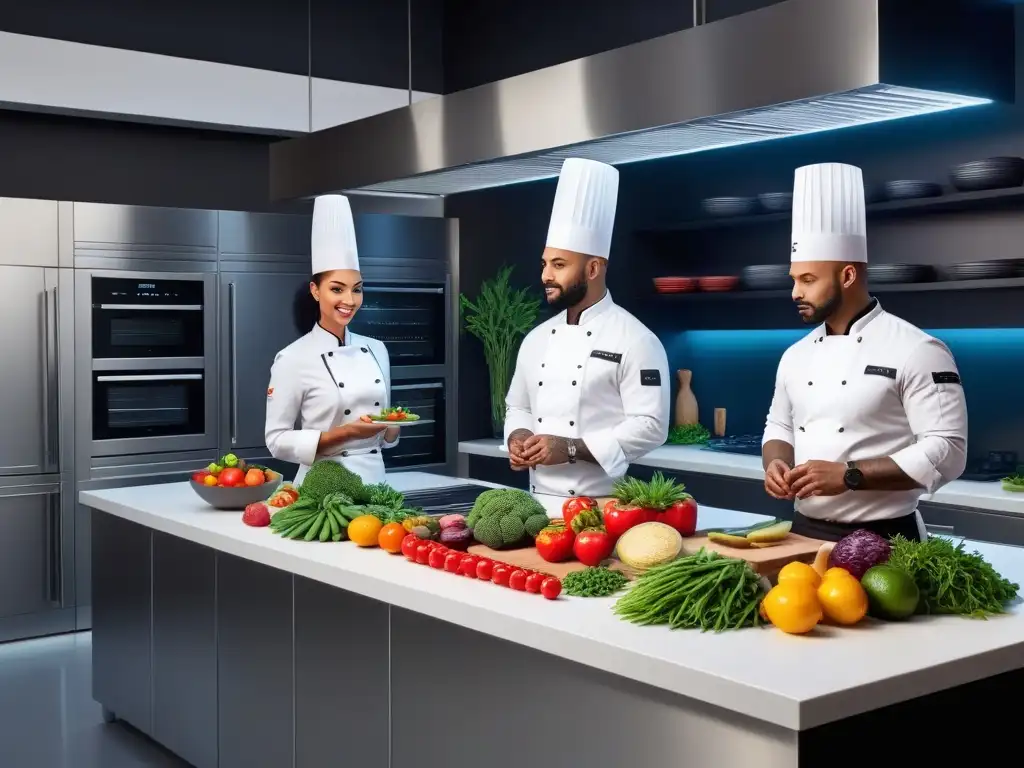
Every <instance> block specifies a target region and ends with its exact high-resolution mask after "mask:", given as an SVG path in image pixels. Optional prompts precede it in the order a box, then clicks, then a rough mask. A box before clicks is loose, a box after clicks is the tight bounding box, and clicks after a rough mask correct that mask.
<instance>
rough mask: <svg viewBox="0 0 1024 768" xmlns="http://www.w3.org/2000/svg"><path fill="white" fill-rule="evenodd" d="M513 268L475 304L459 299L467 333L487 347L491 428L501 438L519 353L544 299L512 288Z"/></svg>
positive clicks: (483, 289)
mask: <svg viewBox="0 0 1024 768" xmlns="http://www.w3.org/2000/svg"><path fill="white" fill-rule="evenodd" d="M511 274H512V267H508V266H505V267H502V268H501V269H500V270H499V271H498V274H497V275H495V277H494V278H492V279H491V280H487V281H485V282H484V284H483V285H481V286H480V295H479V296H478V297H477V299H476V301H475V302H474V301H472V300H471V299H469V298H468V297H467V296H466V295H465V294H462V295H460V296H459V305H460V307H461V314H462V320H463V323H464V325H465V328H466V330H467V331H469V332H470V333H471V334H473V335H474V336H476V337H477V338H478V339H480V341H481V342H482V343H483V345H484V360H485V361H486V362H487V370H488V371H489V372H490V379H491V426H492V427H493V430H494V435H495V436H497V437H501V435H502V433H503V430H504V425H505V395H506V394H507V393H508V385H509V383H510V382H511V381H512V372H513V369H514V365H515V359H516V352H517V351H518V349H519V343H520V342H521V341H522V339H523V337H524V336H525V335H526V334H527V333H528V332H529V330H530V329H531V328H532V327H533V325H534V323H536V322H537V315H538V313H539V312H540V300H539V299H535V298H532V297H531V296H530V292H529V291H528V290H527V289H525V288H521V289H519V290H516V289H514V288H513V287H512V286H511V285H509V276H510V275H511Z"/></svg>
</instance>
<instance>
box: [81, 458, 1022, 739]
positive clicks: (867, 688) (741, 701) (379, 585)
mask: <svg viewBox="0 0 1024 768" xmlns="http://www.w3.org/2000/svg"><path fill="white" fill-rule="evenodd" d="M388 481H389V482H390V483H391V484H392V485H393V486H394V487H396V488H397V489H399V490H406V491H409V490H417V489H423V488H431V487H443V486H445V485H457V484H462V483H465V482H467V481H465V480H461V479H455V478H449V477H442V476H439V475H429V474H426V473H400V474H394V475H391V476H389V478H388ZM79 500H80V501H81V503H82V504H85V505H86V506H89V507H92V508H95V509H99V510H102V511H104V512H107V513H110V514H113V515H116V516H118V517H121V518H124V519H126V520H130V521H133V522H136V523H139V524H141V525H145V526H148V527H150V528H152V529H154V530H158V531H162V532H164V533H168V534H171V535H174V536H178V537H181V538H183V539H187V540H189V541H193V542H196V543H198V544H202V545H205V546H208V547H212V548H214V549H217V550H219V551H222V552H225V553H228V554H231V555H236V556H238V557H243V558H246V559H249V560H252V561H255V562H259V563H264V564H266V565H268V566H271V567H274V568H279V569H281V570H284V571H288V572H291V573H294V574H297V575H299V576H303V577H306V578H311V579H315V580H317V581H320V582H323V583H325V584H330V585H333V586H336V587H339V588H341V589H347V590H350V591H352V592H356V593H359V594H362V595H366V596H368V597H371V598H374V599H377V600H381V601H384V602H388V603H390V604H392V605H395V606H398V607H400V608H404V609H407V610H411V611H416V612H418V613H423V614H426V615H429V616H433V617H435V618H438V619H441V620H443V621H448V622H451V623H453V624H456V625H459V626H462V627H466V628H468V629H471V630H475V631H478V632H484V633H486V634H489V635H493V636H495V637H500V638H503V639H505V640H509V641H512V642H516V643H519V644H521V645H524V646H529V647H531V648H535V649H537V650H540V651H544V652H547V653H551V654H554V655H556V656H561V657H564V658H567V659H571V660H573V661H576V662H579V663H582V664H585V665H588V666H592V667H596V668H599V669H603V670H606V671H608V672H611V673H614V674H617V675H621V676H623V677H627V678H631V679H633V680H636V681H639V682H641V683H645V684H647V685H651V686H654V687H657V688H662V689H665V690H668V691H672V692H675V693H678V694H682V695H685V696H689V697H691V698H694V699H697V700H700V701H703V702H707V703H709V704H713V705H717V706H720V707H724V708H725V709H729V710H732V711H735V712H739V713H742V714H745V715H748V716H750V717H754V718H758V719H761V720H764V721H768V722H771V723H775V724H777V725H780V726H783V727H786V728H790V729H794V730H800V729H806V728H811V727H814V726H816V725H820V724H822V723H826V722H830V721H833V720H837V719H840V718H843V717H847V716H851V715H854V714H857V713H860V712H864V711H868V710H872V709H877V708H880V707H883V706H887V705H889V704H893V703H895V702H898V701H902V700H906V699H908V698H911V697H914V696H920V695H924V694H927V693H932V692H935V691H938V690H941V689H944V688H948V687H951V686H955V685H960V684H963V683H967V682H971V681H973V680H977V679H980V678H983V677H987V676H991V675H995V674H999V673H1002V672H1005V671H1007V670H1010V669H1015V668H1018V667H1020V665H1021V659H1022V658H1024V611H1022V610H1021V608H1020V606H1019V605H1018V606H1017V607H1015V608H1014V610H1013V612H1011V613H1010V614H1009V615H1006V616H1001V617H997V618H993V619H990V620H988V621H977V620H971V619H962V618H957V617H941V618H931V617H929V618H919V619H914V620H913V621H909V622H905V623H892V624H882V623H877V622H867V623H865V624H862V625H861V626H859V627H856V628H852V629H845V630H843V629H836V628H822V629H820V630H819V631H816V633H815V634H814V635H813V636H808V637H794V636H789V635H785V634H783V633H781V632H778V631H776V630H774V629H771V628H767V629H762V630H752V629H751V630H744V631H739V632H727V633H723V634H719V635H716V634H714V633H710V632H709V633H700V632H695V631H676V632H672V631H669V630H668V629H665V628H661V627H636V626H634V625H632V624H628V623H626V622H623V621H621V620H619V619H618V618H616V617H615V616H614V615H613V614H612V612H611V610H610V609H611V605H612V603H613V600H614V598H605V599H586V598H566V597H562V598H559V599H558V600H555V601H549V600H545V599H543V598H541V597H540V596H538V595H531V594H527V593H523V592H514V591H512V590H509V589H502V588H500V587H497V586H494V585H492V584H483V583H480V582H478V581H475V580H472V579H467V578H465V577H457V576H453V575H452V574H449V573H445V572H443V571H436V570H432V569H429V568H426V567H424V566H419V565H413V564H411V563H409V562H407V561H406V560H405V558H403V557H400V556H391V555H386V554H384V553H383V552H381V551H380V550H378V549H360V548H358V547H355V546H352V545H351V544H347V545H346V544H343V545H324V544H319V543H306V542H296V541H287V540H284V539H281V538H279V537H278V536H275V535H273V534H272V533H270V531H269V530H267V529H263V528H250V527H247V526H245V525H244V524H243V523H242V522H241V514H240V513H238V512H218V511H215V510H213V509H211V508H209V507H207V506H206V505H205V504H204V503H203V502H202V501H201V500H200V499H199V498H198V497H197V496H196V495H195V493H194V492H193V491H192V489H191V488H190V487H189V484H188V483H185V482H183V483H175V484H169V485H157V486H136V487H133V488H117V489H111V490H98V491H82V492H81V493H80V495H79ZM551 501H552V503H553V504H554V503H555V500H551ZM699 515H700V517H699V520H698V525H699V526H700V527H702V528H704V527H710V526H716V525H725V526H731V525H743V524H746V523H747V522H748V521H751V520H756V519H759V518H758V517H757V516H754V515H748V514H746V513H742V512H736V511H731V510H719V509H714V508H709V507H702V508H701V509H700V512H699ZM973 546H974V545H972V547H973ZM974 548H976V549H977V550H978V551H980V552H981V553H982V554H983V555H984V556H985V557H986V558H987V559H988V560H989V561H990V562H991V563H992V565H993V566H994V567H995V568H996V569H997V570H999V571H1000V572H1001V573H1003V574H1004V575H1005V576H1007V577H1008V578H1012V579H1013V580H1015V581H1017V582H1018V583H1021V582H1024V550H1022V549H1017V548H1012V547H1002V546H996V545H983V544H978V545H976V547H974Z"/></svg>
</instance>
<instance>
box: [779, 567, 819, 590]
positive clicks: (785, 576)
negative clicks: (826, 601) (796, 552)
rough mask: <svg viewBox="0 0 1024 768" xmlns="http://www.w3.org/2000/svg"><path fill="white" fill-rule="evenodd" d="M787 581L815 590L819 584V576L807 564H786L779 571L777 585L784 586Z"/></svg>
mask: <svg viewBox="0 0 1024 768" xmlns="http://www.w3.org/2000/svg"><path fill="white" fill-rule="evenodd" d="M787 581H800V582H804V583H806V584H810V585H811V586H812V587H814V588H815V589H817V588H818V585H819V584H820V583H821V576H819V575H818V572H817V571H816V570H814V569H813V568H812V567H811V566H810V565H808V564H807V563H800V562H792V563H786V565H784V566H782V570H781V571H779V578H778V583H779V584H784V583H786V582H787Z"/></svg>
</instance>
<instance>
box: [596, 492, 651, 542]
mask: <svg viewBox="0 0 1024 768" xmlns="http://www.w3.org/2000/svg"><path fill="white" fill-rule="evenodd" d="M643 522H646V520H645V515H644V511H643V510H641V509H639V508H638V507H620V506H618V504H617V503H616V502H614V501H612V502H609V503H608V504H606V505H605V508H604V527H605V530H606V531H608V535H609V536H611V537H612V538H613V539H617V538H619V536H621V535H622V534H624V533H625V532H626V531H628V530H629V529H630V528H632V527H633V526H634V525H639V524H640V523H643Z"/></svg>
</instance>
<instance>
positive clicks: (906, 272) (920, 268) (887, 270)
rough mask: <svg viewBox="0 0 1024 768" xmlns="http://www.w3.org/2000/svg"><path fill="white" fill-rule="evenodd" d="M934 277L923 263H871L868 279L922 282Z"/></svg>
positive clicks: (893, 281)
mask: <svg viewBox="0 0 1024 768" xmlns="http://www.w3.org/2000/svg"><path fill="white" fill-rule="evenodd" d="M933 277H934V273H933V272H932V269H931V267H929V266H927V265H924V264H871V265H870V266H869V267H868V279H869V280H870V281H871V282H873V283H924V282H927V281H928V280H931V279H932V278H933Z"/></svg>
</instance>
